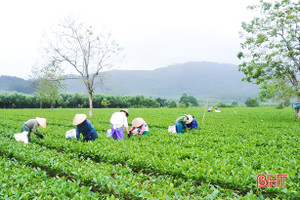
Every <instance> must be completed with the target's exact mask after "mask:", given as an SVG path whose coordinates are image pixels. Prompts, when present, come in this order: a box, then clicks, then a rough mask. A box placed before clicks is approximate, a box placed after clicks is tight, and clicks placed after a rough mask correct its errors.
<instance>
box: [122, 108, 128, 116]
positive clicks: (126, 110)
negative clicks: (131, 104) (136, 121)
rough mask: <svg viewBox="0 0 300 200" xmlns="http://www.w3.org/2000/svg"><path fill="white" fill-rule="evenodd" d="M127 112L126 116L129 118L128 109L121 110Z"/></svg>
mask: <svg viewBox="0 0 300 200" xmlns="http://www.w3.org/2000/svg"><path fill="white" fill-rule="evenodd" d="M122 111H123V112H126V114H127V117H128V116H129V110H128V109H122V110H120V112H122Z"/></svg>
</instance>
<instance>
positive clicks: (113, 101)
mask: <svg viewBox="0 0 300 200" xmlns="http://www.w3.org/2000/svg"><path fill="white" fill-rule="evenodd" d="M40 98H41V97H40V96H32V95H25V94H21V93H0V108H38V107H39V106H40V101H41V99H40ZM93 104H94V107H95V108H107V107H109V108H132V107H134V108H158V107H159V104H158V103H157V102H156V101H155V100H154V99H152V98H151V97H147V98H145V97H144V96H143V95H138V96H106V95H99V94H95V95H94V98H93ZM174 104H175V107H176V103H175V102H171V103H170V104H169V103H168V104H167V105H168V106H171V107H174ZM53 105H54V106H55V107H61V108H88V107H89V99H88V97H87V96H86V95H84V94H77V93H76V94H60V95H59V99H57V101H56V102H55V103H54V104H53ZM43 107H45V108H49V107H51V104H50V102H45V103H43Z"/></svg>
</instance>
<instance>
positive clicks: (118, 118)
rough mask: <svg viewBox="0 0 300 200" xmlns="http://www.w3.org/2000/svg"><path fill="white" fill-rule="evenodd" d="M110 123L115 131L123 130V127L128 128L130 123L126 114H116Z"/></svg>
mask: <svg viewBox="0 0 300 200" xmlns="http://www.w3.org/2000/svg"><path fill="white" fill-rule="evenodd" d="M109 121H110V123H111V124H112V125H113V128H114V129H117V128H121V127H122V126H124V127H125V128H128V121H127V117H126V115H125V113H124V112H115V113H114V114H112V116H111V117H110V120H109Z"/></svg>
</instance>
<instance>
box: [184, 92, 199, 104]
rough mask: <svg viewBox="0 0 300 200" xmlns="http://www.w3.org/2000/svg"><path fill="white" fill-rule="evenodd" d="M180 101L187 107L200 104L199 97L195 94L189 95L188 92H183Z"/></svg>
mask: <svg viewBox="0 0 300 200" xmlns="http://www.w3.org/2000/svg"><path fill="white" fill-rule="evenodd" d="M179 103H184V104H185V105H186V107H189V106H190V105H192V106H198V105H199V104H198V102H197V99H196V98H195V97H193V96H188V95H187V94H186V93H183V95H182V96H181V98H180V100H179Z"/></svg>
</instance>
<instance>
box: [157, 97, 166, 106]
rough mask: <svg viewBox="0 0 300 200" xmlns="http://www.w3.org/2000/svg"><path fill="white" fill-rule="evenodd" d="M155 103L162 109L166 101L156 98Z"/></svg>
mask: <svg viewBox="0 0 300 200" xmlns="http://www.w3.org/2000/svg"><path fill="white" fill-rule="evenodd" d="M155 101H156V102H157V103H159V106H160V107H164V106H165V104H166V101H167V99H163V98H160V97H158V98H156V99H155Z"/></svg>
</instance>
